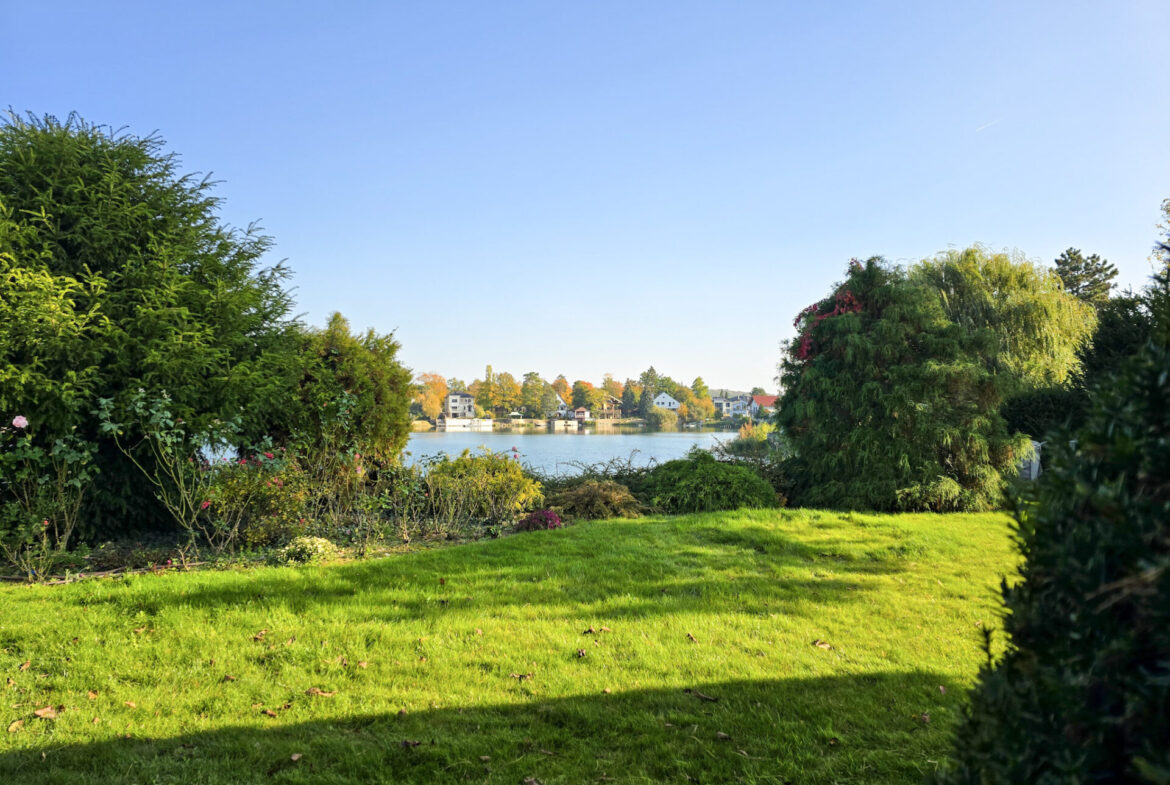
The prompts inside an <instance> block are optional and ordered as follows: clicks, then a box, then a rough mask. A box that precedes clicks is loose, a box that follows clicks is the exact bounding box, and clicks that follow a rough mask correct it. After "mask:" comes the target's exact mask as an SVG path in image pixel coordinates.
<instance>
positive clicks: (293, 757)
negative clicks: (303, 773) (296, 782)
mask: <svg viewBox="0 0 1170 785" xmlns="http://www.w3.org/2000/svg"><path fill="white" fill-rule="evenodd" d="M302 757H304V756H302V755H301V753H299V752H294V753H293V754H292V755H291V756H289V760H291V761H292V762H293V763H296V762H297V761H299V760H300V759H301V758H302Z"/></svg>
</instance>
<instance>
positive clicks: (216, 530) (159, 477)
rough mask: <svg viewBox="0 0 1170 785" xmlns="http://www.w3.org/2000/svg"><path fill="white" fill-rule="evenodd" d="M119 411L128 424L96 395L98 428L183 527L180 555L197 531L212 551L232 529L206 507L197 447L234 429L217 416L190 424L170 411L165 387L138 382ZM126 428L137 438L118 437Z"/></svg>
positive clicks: (212, 444) (213, 443)
mask: <svg viewBox="0 0 1170 785" xmlns="http://www.w3.org/2000/svg"><path fill="white" fill-rule="evenodd" d="M124 411H125V413H126V414H127V416H128V417H129V418H130V424H129V425H123V424H121V423H117V422H114V419H113V416H114V402H113V401H112V400H111V399H108V398H103V399H101V400H99V401H98V410H97V416H98V420H99V423H100V425H99V432H100V433H102V434H103V435H105V436H109V437H110V438H111V439H113V441H114V444H115V445H117V447H118V449H119V450H121V451H122V453H123V454H124V455H125V456H126V457H127V458H129V459H130V461H131V462H132V463H133V464H134V465H135V466H136V467H138V470H139V471H141V472H142V474H143V476H144V477H146V479H147V480H148V481H149V482H150V484H151V485H153V486H154V490H155V496H157V497H158V500H159V501H160V502H162V504H163V507H165V508H166V510H167V512H168V513H170V515H171V517H172V519H173V520H174V521H175V523H176V524H178V526H179V528H180V529H182V530H183V531H184V532H185V533H186V535H187V545H186V547H185V548H184V550H183V551H182V555H183V559H184V560H185V559H186V557H187V554H188V552H193V551H195V550H197V548H198V544H197V542H196V540H197V538H198V535H200V534H202V535H203V536H204V538H205V539H206V540H207V542H208V544H209V545H211V546H212V548H213V549H214V550H215V551H216V552H219V551H222V550H223V549H224V548H225V547H227V546H229V545H230V544H231V543H232V542H233V541H234V539H235V537H234V530H232V529H227V530H223V529H221V527H220V525H219V524H218V523H217V522H216V520H215V519H214V518H212V517H211V516H210V515H208V513H207V510H208V507H209V506H210V505H209V504H208V503H207V502H208V496H209V494H210V488H211V481H212V473H211V471H210V469H211V466H210V464H209V463H208V462H207V460H206V459H205V458H204V457H203V456H202V455H201V454H200V453H201V451H203V450H207V451H210V450H213V449H216V448H223V447H224V446H226V445H227V444H228V437H229V436H231V435H233V434H235V432H236V430H237V429H236V426H235V424H234V423H225V422H220V421H218V420H217V421H215V422H214V423H213V424H212V425H211V426H209V427H208V428H205V429H200V430H197V431H196V430H192V429H191V428H189V427H188V426H187V424H186V423H185V422H184V421H183V420H182V418H179V417H175V416H174V415H172V414H171V398H170V396H169V395H168V394H167V393H166V391H163V392H161V393H159V394H157V395H148V394H147V392H146V391H145V390H144V389H142V388H141V387H140V388H138V390H137V391H136V392H135V393H134V394H132V395H131V396H129V398H128V399H127V401H126V405H125V407H124ZM127 429H130V430H132V432H133V433H134V435H135V437H136V438H137V441H134V442H132V443H129V444H127V443H125V442H124V441H123V438H122V437H123V436H125V435H126V430H127Z"/></svg>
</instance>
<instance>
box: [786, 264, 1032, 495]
mask: <svg viewBox="0 0 1170 785" xmlns="http://www.w3.org/2000/svg"><path fill="white" fill-rule="evenodd" d="M795 326H796V328H797V331H798V335H797V337H796V338H795V339H794V340H793V341H790V342H789V343H788V344H787V346H786V350H785V354H784V356H783V359H782V362H781V366H780V380H781V387H782V388H783V390H784V395H783V397H782V399H781V401H780V402H779V405H778V407H777V413H776V421H777V423H778V425H779V426H780V427H781V428H782V429H783V430H784V432H785V434H786V437H787V439H788V441H789V442H790V443H791V445H792V447H793V449H794V450H795V453H796V457H795V459H794V461H793V463H792V464H791V465H790V466H789V474H790V478H791V480H792V481H793V482H794V483H795V486H796V487H794V488H793V493H794V495H795V496H796V501H797V502H798V503H800V504H805V505H814V506H827V507H844V508H852V509H879V510H979V509H988V508H992V507H995V506H997V505H998V504H999V503H1000V502H1001V499H1002V492H1003V484H1004V483H1003V478H1004V477H1005V476H1007V475H1009V474H1012V473H1014V471H1015V466H1016V464H1017V462H1018V460H1019V459H1020V457H1021V456H1022V454H1023V453H1022V450H1023V449H1024V446H1023V439H1022V438H1013V437H1010V436H1009V435H1008V433H1007V430H1006V427H1005V425H1004V422H1003V419H1002V418H1001V417H1000V416H999V413H998V410H999V404H1000V402H1001V390H1000V386H999V384H1000V379H999V377H997V376H996V375H995V374H994V373H992V372H991V371H990V370H989V369H988V362H987V355H988V354H990V353H991V352H993V351H994V350H995V348H996V337H995V335H994V334H993V333H992V332H991V331H990V330H988V329H986V328H982V329H980V328H976V329H969V328H966V327H963V326H960V325H957V324H955V323H954V322H952V321H951V320H950V319H948V318H947V316H946V314H945V313H944V311H943V307H942V303H941V302H940V300H939V298H938V296H937V293H936V292H934V291H933V290H931V289H930V288H929V287H926V286H923V285H921V284H919V283H916V282H914V281H912V280H910V279H909V278H908V277H907V275H906V274H905V273H904V272H902V271H901V270H898V269H896V268H892V267H889V266H887V265H886V264H885V263H884V262H883V260H882V259H881V258H880V257H874V258H871V259H869V260H867V261H866V262H864V263H861V262H857V261H854V262H852V263H851V264H850V266H849V269H848V272H847V274H846V278H845V280H844V281H843V282H842V283H840V284H839V285H837V286H835V287H834V288H833V290H832V291H831V292H830V294H829V296H828V297H826V298H825V299H823V300H821V301H819V302H816V303H814V304H812V305H810V306H809V307H808V308H806V309H805V310H804V311H802V312H801V313H800V314H799V315H798V316H797V318H796V322H795Z"/></svg>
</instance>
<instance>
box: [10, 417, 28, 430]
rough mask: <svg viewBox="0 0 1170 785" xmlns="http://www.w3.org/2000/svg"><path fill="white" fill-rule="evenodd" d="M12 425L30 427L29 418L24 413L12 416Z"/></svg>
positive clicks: (14, 426)
mask: <svg viewBox="0 0 1170 785" xmlns="http://www.w3.org/2000/svg"><path fill="white" fill-rule="evenodd" d="M12 427H13V428H27V427H28V420H27V419H26V418H25V416H24V415H23V414H18V415H16V416H15V417H13V418H12Z"/></svg>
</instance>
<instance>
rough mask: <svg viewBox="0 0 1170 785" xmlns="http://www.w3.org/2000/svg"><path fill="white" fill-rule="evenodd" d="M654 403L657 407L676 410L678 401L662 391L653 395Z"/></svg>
mask: <svg viewBox="0 0 1170 785" xmlns="http://www.w3.org/2000/svg"><path fill="white" fill-rule="evenodd" d="M654 405H655V406H657V407H658V408H659V409H666V410H667V411H672V412H677V411H678V407H679V403H678V401H676V400H675V399H674V397H673V396H670V395H667V394H666V393H664V392H661V393H658V395H656V396H654Z"/></svg>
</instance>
